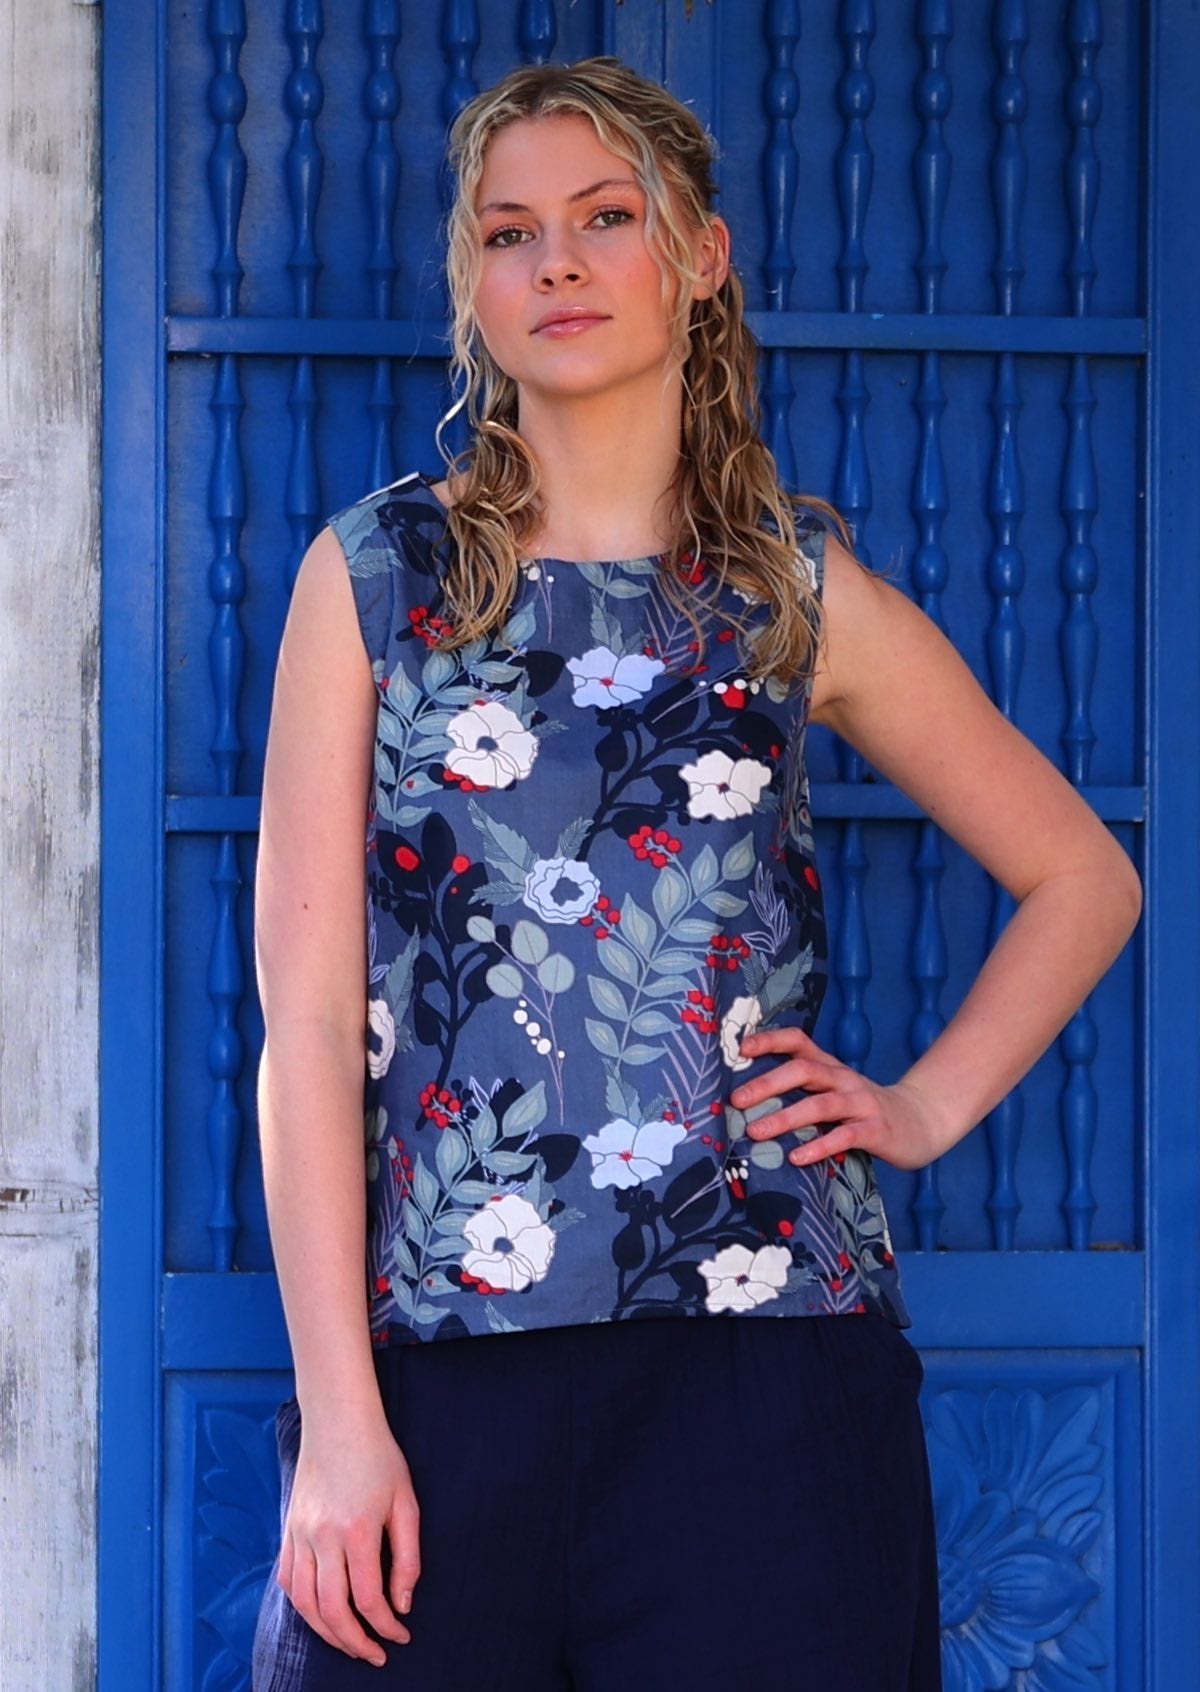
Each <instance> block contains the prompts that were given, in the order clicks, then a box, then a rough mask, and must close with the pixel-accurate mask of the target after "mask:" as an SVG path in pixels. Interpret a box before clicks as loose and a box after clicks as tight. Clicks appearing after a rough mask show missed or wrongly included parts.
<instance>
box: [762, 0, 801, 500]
mask: <svg viewBox="0 0 1200 1692" xmlns="http://www.w3.org/2000/svg"><path fill="white" fill-rule="evenodd" d="M766 24H767V50H768V53H769V57H770V66H771V68H770V70H769V71H768V73H767V81H766V86H765V87H764V89H763V110H764V112H765V114H766V119H767V144H766V148H765V151H764V153H763V166H762V170H763V193H764V195H765V198H766V205H767V229H768V231H769V243H770V244H769V246H768V248H767V255H766V258H765V259H764V261H763V274H764V276H765V278H766V284H767V289H766V294H767V310H768V311H780V312H785V311H788V310H789V309H790V307H791V295H792V278H793V277H794V276H795V274H796V260H795V257H794V255H793V252H792V217H793V213H794V212H795V209H796V180H797V176H798V174H799V158H798V156H797V153H796V141H795V137H794V135H793V133H792V122H793V120H794V118H795V116H796V111H797V109H798V107H799V104H800V82H799V79H798V78H797V76H796V72H795V68H794V66H793V60H794V58H795V55H796V46H797V44H798V42H799V40H800V6H799V3H798V0H767V14H766ZM790 356H791V355H790V353H789V350H788V348H787V347H785V346H784V347H780V346H773V347H770V348H768V350H767V358H766V364H767V371H766V380H765V381H764V382H763V394H762V401H763V413H764V417H765V422H766V431H765V432H766V441H767V445H768V446H769V447H770V449H771V451H772V452H773V453H774V455H775V462H776V464H777V465H778V467H779V473H780V476H781V478H782V480H783V482H784V483H785V485H786V486H787V487H789V488H794V487H795V485H796V458H795V454H794V452H793V451H792V434H791V409H792V400H793V399H794V398H795V389H794V388H793V386H792V377H791V370H790Z"/></svg>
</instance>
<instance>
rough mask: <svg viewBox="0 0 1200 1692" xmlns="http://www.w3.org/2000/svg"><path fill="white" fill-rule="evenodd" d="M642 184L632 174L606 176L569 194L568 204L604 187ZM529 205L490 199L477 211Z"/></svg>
mask: <svg viewBox="0 0 1200 1692" xmlns="http://www.w3.org/2000/svg"><path fill="white" fill-rule="evenodd" d="M639 186H640V185H639V184H638V183H637V182H636V181H635V180H634V178H633V177H632V176H605V177H603V178H602V179H601V180H600V181H599V182H593V183H592V185H591V187H590V188H579V189H577V190H576V192H575V193H574V194H568V195H567V201H568V204H570V205H574V203H575V201H576V200H586V199H587V198H588V197H589V196H590V195H592V194H598V193H599V192H600V190H601V189H602V188H637V187H639ZM530 209H531V208H530V207H529V206H523V205H520V204H519V203H518V202H517V201H516V200H489V201H488V203H487V205H486V206H480V208H479V210H478V211H477V212H476V213H475V215H476V217H482V216H483V214H484V212H490V211H498V212H527V211H529V210H530Z"/></svg>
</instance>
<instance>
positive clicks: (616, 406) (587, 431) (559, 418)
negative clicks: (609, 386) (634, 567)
mask: <svg viewBox="0 0 1200 1692" xmlns="http://www.w3.org/2000/svg"><path fill="white" fill-rule="evenodd" d="M681 416H682V387H681V385H680V383H679V379H678V377H677V376H676V378H675V379H674V381H673V382H668V383H667V384H666V386H665V388H664V387H663V385H662V378H661V374H660V373H659V372H655V373H654V374H653V376H652V377H651V379H650V382H648V383H644V384H641V385H639V391H638V392H637V393H636V394H631V393H630V392H629V391H627V390H625V389H622V390H621V391H620V392H616V393H614V392H609V393H604V394H589V395H586V396H581V397H577V398H571V399H568V400H564V399H563V398H562V397H561V396H560V395H555V396H553V398H552V399H548V398H547V396H546V395H544V394H532V395H531V394H528V393H526V392H525V391H524V390H522V392H521V396H520V401H519V405H518V414H517V430H518V433H519V434H520V435H521V438H522V439H523V440H524V441H525V442H526V443H527V444H528V446H529V448H530V451H531V452H532V453H533V456H534V457H535V459H536V460H537V464H538V471H539V476H540V480H541V494H540V497H541V499H542V501H543V504H544V507H545V511H546V518H545V522H544V523H543V525H542V527H541V529H540V530H539V532H538V533H537V534H536V535H534V536H532V537H531V539H530V541H529V543H528V547H527V550H528V551H529V552H530V553H531V554H533V555H537V554H545V555H547V556H554V557H559V558H635V557H641V556H644V555H647V554H650V553H656V552H665V551H666V550H667V549H668V548H669V547H670V546H672V545H673V544H674V541H675V539H676V536H675V534H674V532H673V528H672V525H671V514H670V510H669V505H670V502H669V500H668V499H666V498H665V497H664V496H665V495H666V492H667V489H668V487H669V486H670V483H671V478H672V477H673V476H674V474H675V470H676V467H677V465H678V462H679V437H680V426H681Z"/></svg>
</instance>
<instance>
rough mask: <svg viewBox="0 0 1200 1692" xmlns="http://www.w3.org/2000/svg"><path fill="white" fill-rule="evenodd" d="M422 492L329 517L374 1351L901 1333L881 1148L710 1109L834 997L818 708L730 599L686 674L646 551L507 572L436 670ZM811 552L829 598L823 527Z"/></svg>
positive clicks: (391, 495)
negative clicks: (365, 728) (341, 581)
mask: <svg viewBox="0 0 1200 1692" xmlns="http://www.w3.org/2000/svg"><path fill="white" fill-rule="evenodd" d="M438 479H439V478H437V477H434V476H430V475H427V474H425V473H423V472H420V471H417V472H414V473H413V474H411V475H409V476H407V477H405V478H403V479H402V480H400V481H399V482H396V483H393V484H391V485H390V486H388V487H386V488H382V489H380V490H378V491H376V492H374V493H371V494H368V495H367V496H366V497H365V498H363V499H360V500H358V501H357V502H356V503H355V504H353V505H350V506H348V507H346V508H345V509H343V510H341V511H339V512H337V513H336V514H335V515H334V516H332V517H330V518H329V520H328V522H329V527H330V528H331V529H332V530H333V532H334V534H335V536H336V537H337V539H338V541H339V543H340V545H341V547H342V550H343V552H344V555H345V558H346V562H347V565H348V569H349V575H350V582H351V586H352V589H353V594H354V603H355V608H356V612H357V616H358V622H359V627H360V630H361V633H362V638H363V642H364V644H365V646H366V650H367V653H368V655H369V657H370V660H371V663H372V666H373V670H374V675H375V681H376V687H377V692H378V709H377V729H376V740H375V766H374V777H373V782H372V788H371V793H370V799H369V805H368V813H367V819H366V839H365V845H366V852H367V888H368V895H367V937H368V994H367V997H368V1041H367V1056H366V1074H365V1077H364V1124H365V1141H366V1144H365V1155H366V1162H367V1194H368V1218H367V1220H368V1250H367V1276H368V1289H369V1298H370V1319H371V1332H372V1339H373V1343H374V1344H376V1345H378V1346H386V1345H399V1344H413V1343H418V1342H422V1341H427V1340H437V1339H449V1338H455V1337H458V1336H462V1335H466V1334H480V1333H507V1332H511V1331H514V1330H519V1329H526V1328H539V1327H554V1326H562V1325H566V1324H573V1323H583V1322H604V1321H618V1320H625V1319H627V1318H634V1317H657V1316H681V1315H689V1316H738V1317H751V1316H806V1315H815V1314H854V1313H865V1312H873V1313H876V1314H881V1315H883V1316H885V1317H887V1318H888V1319H889V1320H890V1321H891V1322H892V1323H893V1324H894V1325H896V1326H897V1327H901V1328H905V1327H910V1326H911V1319H910V1317H909V1315H908V1312H907V1310H906V1308H905V1305H904V1301H903V1298H902V1295H901V1292H900V1285H899V1275H898V1271H897V1267H896V1262H895V1258H894V1256H893V1254H892V1250H891V1239H890V1236H889V1232H888V1225H887V1218H886V1215H885V1212H884V1207H883V1203H882V1198H881V1195H880V1193H879V1191H878V1188H877V1186H876V1182H875V1177H874V1171H873V1165H872V1160H871V1158H870V1156H869V1154H867V1153H865V1152H860V1151H853V1150H852V1151H848V1152H844V1153H839V1154H835V1155H834V1156H833V1157H830V1158H825V1159H823V1160H821V1161H818V1162H816V1163H813V1164H810V1165H805V1166H800V1167H797V1166H796V1165H794V1164H792V1163H791V1162H789V1161H788V1159H787V1155H786V1153H787V1150H789V1149H790V1148H792V1147H793V1146H794V1145H795V1144H796V1143H798V1141H799V1140H802V1139H808V1138H811V1137H812V1135H813V1134H814V1133H815V1132H816V1130H814V1129H805V1130H800V1131H798V1132H787V1133H785V1134H783V1135H782V1136H780V1137H778V1138H771V1139H767V1140H762V1141H755V1140H751V1139H750V1138H748V1137H747V1135H746V1132H745V1130H746V1126H747V1117H746V1115H745V1114H744V1113H742V1112H741V1111H739V1110H737V1109H735V1108H734V1107H733V1106H732V1105H731V1104H730V1103H729V1097H728V1096H729V1093H730V1091H731V1090H732V1089H733V1088H735V1087H737V1086H738V1084H739V1083H741V1082H743V1081H746V1080H748V1079H750V1078H751V1077H752V1076H754V1075H756V1074H759V1073H761V1072H763V1071H766V1070H769V1069H771V1068H773V1067H774V1066H775V1065H776V1064H778V1063H782V1062H784V1061H786V1054H777V1053H768V1054H767V1055H766V1056H765V1057H762V1058H759V1059H755V1060H753V1061H752V1060H751V1059H750V1058H749V1057H748V1056H744V1055H742V1053H741V1051H740V1040H741V1036H742V1034H743V1033H744V1032H746V1031H747V1030H749V1029H754V1028H759V1027H767V1026H782V1025H786V1024H795V1025H796V1026H798V1027H801V1028H803V1029H804V1030H805V1031H806V1032H811V1030H812V1027H813V1024H814V1023H815V1021H816V1017H817V1011H818V1009H819V1008H820V1004H821V999H822V995H823V991H824V985H825V979H826V962H827V944H826V931H825V923H824V916H823V908H822V899H821V887H820V880H819V877H818V874H817V868H816V864H815V861H814V844H813V831H812V817H811V814H810V811H809V795H808V780H807V774H806V770H805V762H804V742H805V729H806V724H807V718H808V707H809V702H810V695H811V684H808V685H805V686H801V687H795V688H791V689H789V688H787V687H786V686H784V685H783V684H780V683H778V682H777V681H776V680H774V679H765V680H763V681H762V682H761V683H760V682H758V681H751V680H749V679H747V676H746V673H745V668H744V652H742V655H741V657H739V650H740V644H741V643H740V640H739V637H738V636H737V634H736V631H735V630H733V629H732V628H730V627H729V626H728V624H727V623H726V621H725V619H724V617H722V616H721V615H720V614H719V613H720V612H721V609H722V607H724V608H725V610H726V611H727V612H729V611H732V612H734V613H735V614H741V615H742V616H743V617H744V618H745V619H746V620H747V622H748V623H749V625H750V627H751V628H753V627H754V626H755V622H756V619H757V618H758V617H760V616H762V615H765V607H763V606H762V605H761V604H760V603H759V602H757V601H753V600H749V599H747V597H746V596H745V595H744V594H741V593H740V592H739V591H738V590H736V589H734V588H732V587H730V586H729V585H726V586H724V587H723V588H722V589H721V593H720V597H719V599H718V600H717V601H716V611H717V613H718V614H717V615H715V616H714V614H713V612H712V611H705V610H704V609H703V608H701V607H700V606H699V605H698V607H697V614H698V616H699V617H700V619H701V626H702V628H703V630H704V635H705V642H704V651H703V652H702V653H701V652H699V651H698V647H697V642H696V640H695V638H694V631H693V629H692V627H691V625H690V623H689V621H688V619H687V618H686V617H684V616H681V615H680V614H679V612H678V611H677V610H676V609H675V607H674V606H673V605H672V603H671V601H670V599H669V598H668V597H667V595H666V594H665V593H664V591H663V590H662V589H661V587H660V585H659V582H658V572H659V570H660V568H662V567H664V566H663V564H662V563H660V561H659V560H658V559H655V558H637V559H632V560H619V561H614V562H604V563H574V562H563V561H555V560H551V559H541V560H539V561H537V562H531V561H525V562H523V563H522V565H521V571H520V583H519V587H518V591H517V594H516V597H515V599H514V601H513V603H512V605H511V607H510V608H509V612H508V616H507V620H506V622H505V623H504V626H503V628H502V630H499V631H497V632H495V633H494V634H493V635H492V636H490V637H489V638H488V639H486V640H477V641H475V642H474V643H472V644H471V645H469V646H466V647H462V648H458V649H452V650H442V649H441V646H440V634H439V631H440V630H441V629H443V628H445V627H447V626H448V624H447V623H446V621H445V619H444V618H443V615H442V612H443V595H442V591H441V587H440V582H441V579H442V575H443V571H444V559H445V556H446V553H445V549H446V548H448V547H449V546H450V545H451V544H452V541H451V538H450V536H449V533H448V529H447V524H446V521H445V510H444V508H443V506H442V505H441V502H440V501H439V500H438V498H437V496H436V494H434V493H433V491H432V486H433V483H434V482H435V481H436V480H438ZM798 541H799V552H798V566H799V567H800V568H803V569H805V570H806V571H807V572H808V577H809V580H810V582H813V583H815V584H816V585H817V587H818V590H819V588H820V582H821V569H822V559H823V542H824V531H823V529H822V527H821V524H820V522H819V520H818V519H817V517H816V516H815V515H812V514H808V513H801V514H800V518H799V521H798ZM683 567H684V569H685V571H686V572H687V573H688V576H689V579H691V580H692V581H693V582H700V581H702V580H703V579H704V575H705V572H706V568H707V566H706V564H705V561H704V560H703V559H699V560H695V559H692V558H690V557H689V558H686V559H685V560H684V565H683ZM796 1096H797V1095H795V1094H792V1095H791V1099H794V1098H795V1097H796ZM789 1102H790V1101H789ZM768 1108H769V1105H768V1104H765V1103H764V1104H760V1105H759V1106H757V1107H755V1109H754V1110H752V1111H751V1113H750V1114H751V1115H752V1116H753V1115H754V1114H761V1113H763V1112H765V1111H766V1110H767V1109H768Z"/></svg>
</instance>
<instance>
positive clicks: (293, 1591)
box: [280, 1545, 357, 1655]
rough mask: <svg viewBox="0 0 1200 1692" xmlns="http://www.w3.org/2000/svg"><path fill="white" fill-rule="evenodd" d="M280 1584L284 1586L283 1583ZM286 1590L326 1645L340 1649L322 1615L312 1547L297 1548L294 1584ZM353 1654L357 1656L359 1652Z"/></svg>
mask: <svg viewBox="0 0 1200 1692" xmlns="http://www.w3.org/2000/svg"><path fill="white" fill-rule="evenodd" d="M280 1584H281V1585H282V1581H281V1582H280ZM285 1590H286V1591H287V1595H288V1597H289V1598H290V1599H291V1601H292V1605H293V1607H294V1608H295V1610H296V1611H297V1612H298V1613H299V1614H300V1615H302V1616H303V1617H304V1619H305V1621H306V1622H307V1623H308V1625H309V1627H311V1628H312V1630H313V1632H314V1633H319V1634H320V1635H321V1638H322V1639H323V1640H325V1642H326V1644H328V1645H334V1646H337V1647H338V1648H339V1649H340V1648H341V1641H340V1640H339V1639H336V1638H335V1637H334V1635H333V1632H332V1630H331V1629H330V1628H329V1627H328V1626H327V1624H326V1622H325V1620H324V1618H323V1617H322V1615H321V1608H320V1604H319V1603H318V1600H317V1558H316V1553H315V1552H314V1551H313V1548H312V1546H311V1545H297V1546H296V1547H295V1551H294V1555H293V1557H292V1583H291V1587H290V1588H285ZM353 1654H354V1655H357V1652H355V1653H353Z"/></svg>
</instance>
